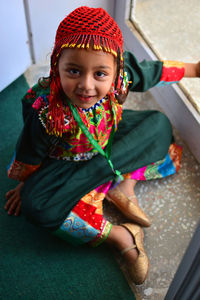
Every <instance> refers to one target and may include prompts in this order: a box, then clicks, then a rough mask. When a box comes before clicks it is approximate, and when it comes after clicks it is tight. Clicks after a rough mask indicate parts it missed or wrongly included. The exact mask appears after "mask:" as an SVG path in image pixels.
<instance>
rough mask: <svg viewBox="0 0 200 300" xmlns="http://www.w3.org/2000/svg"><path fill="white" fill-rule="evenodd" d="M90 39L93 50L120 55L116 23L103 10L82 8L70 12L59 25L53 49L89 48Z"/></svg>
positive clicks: (118, 30)
mask: <svg viewBox="0 0 200 300" xmlns="http://www.w3.org/2000/svg"><path fill="white" fill-rule="evenodd" d="M91 39H92V42H93V48H94V49H95V50H104V51H106V52H111V53H112V54H113V55H115V56H117V48H119V50H120V52H121V53H122V50H123V37H122V33H121V30H120V29H119V27H118V25H117V23H116V22H115V21H114V20H113V18H111V16H110V15H109V14H108V13H107V12H106V11H105V10H104V9H103V8H92V7H87V6H82V7H79V8H77V9H75V10H74V11H73V12H71V13H70V14H69V15H68V16H67V17H66V18H65V19H64V20H63V21H62V22H61V23H60V25H59V27H58V29H57V33H56V39H55V48H54V50H56V49H57V50H58V48H59V47H70V48H74V47H78V48H89V44H90V41H91Z"/></svg>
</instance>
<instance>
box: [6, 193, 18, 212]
mask: <svg viewBox="0 0 200 300" xmlns="http://www.w3.org/2000/svg"><path fill="white" fill-rule="evenodd" d="M18 200H19V199H18V196H17V195H15V194H13V195H12V196H11V197H10V198H9V200H8V201H7V202H6V204H5V206H4V207H5V209H6V210H7V209H8V208H9V207H10V205H11V204H12V203H13V202H15V201H18Z"/></svg>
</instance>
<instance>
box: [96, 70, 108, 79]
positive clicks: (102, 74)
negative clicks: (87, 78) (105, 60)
mask: <svg viewBox="0 0 200 300" xmlns="http://www.w3.org/2000/svg"><path fill="white" fill-rule="evenodd" d="M96 76H97V77H100V78H103V77H105V76H106V74H105V73H104V72H102V71H98V72H96Z"/></svg>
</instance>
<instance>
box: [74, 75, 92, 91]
mask: <svg viewBox="0 0 200 300" xmlns="http://www.w3.org/2000/svg"><path fill="white" fill-rule="evenodd" d="M78 87H79V88H80V89H82V90H91V89H93V87H94V81H93V78H92V76H91V75H90V74H85V75H84V76H81V78H80V82H79V85H78Z"/></svg>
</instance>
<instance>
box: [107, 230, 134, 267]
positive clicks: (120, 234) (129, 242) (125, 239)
mask: <svg viewBox="0 0 200 300" xmlns="http://www.w3.org/2000/svg"><path fill="white" fill-rule="evenodd" d="M106 241H107V242H108V243H109V244H110V245H112V246H114V247H115V248H117V249H118V250H119V251H120V252H123V250H124V249H126V248H129V247H132V246H136V245H135V239H134V237H133V236H132V235H131V233H130V232H129V231H128V230H127V229H126V228H125V227H123V226H120V225H113V226H112V229H111V232H110V234H109V236H108V238H107V240H106ZM123 256H124V259H125V260H126V262H127V263H131V264H132V263H134V262H135V261H136V260H137V258H138V251H137V249H136V247H134V248H132V249H131V250H130V251H128V252H126V253H124V255H123Z"/></svg>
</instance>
